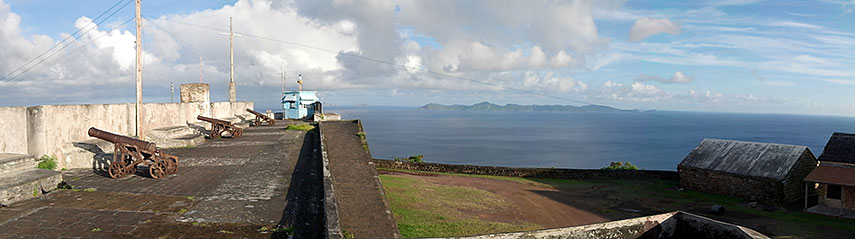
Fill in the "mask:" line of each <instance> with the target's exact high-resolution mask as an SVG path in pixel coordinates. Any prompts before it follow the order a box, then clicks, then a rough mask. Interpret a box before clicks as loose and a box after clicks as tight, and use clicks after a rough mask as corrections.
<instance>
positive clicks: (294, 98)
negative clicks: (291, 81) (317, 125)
mask: <svg viewBox="0 0 855 239" xmlns="http://www.w3.org/2000/svg"><path fill="white" fill-rule="evenodd" d="M316 102H318V96H317V92H315V91H288V92H284V96H283V97H282V108H283V109H284V110H285V111H284V112H285V118H286V119H302V118H305V117H306V116H310V115H314V114H315V105H314V103H316Z"/></svg>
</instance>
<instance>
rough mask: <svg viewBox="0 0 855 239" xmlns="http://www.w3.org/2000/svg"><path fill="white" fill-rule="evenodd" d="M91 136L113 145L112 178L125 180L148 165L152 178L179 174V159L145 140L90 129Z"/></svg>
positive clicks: (110, 172) (109, 171) (110, 171)
mask: <svg viewBox="0 0 855 239" xmlns="http://www.w3.org/2000/svg"><path fill="white" fill-rule="evenodd" d="M88 133H89V136H91V137H95V138H99V139H102V140H105V141H107V142H110V143H113V146H114V147H115V149H114V151H113V162H112V163H110V168H109V169H108V170H107V172H108V173H109V174H110V177H112V178H123V177H125V176H128V175H131V174H134V173H136V172H137V165H139V164H145V165H148V172H149V174H150V175H151V177H152V178H154V179H158V178H162V177H164V176H166V175H168V174H173V173H176V172H178V157H176V156H175V155H169V154H166V153H163V152H160V150H159V149H158V148H157V146H156V145H155V144H154V143H152V142H148V141H145V140H139V139H135V138H131V137H128V136H122V135H117V134H113V133H110V132H107V131H103V130H100V129H96V128H95V127H92V128H89V132H88Z"/></svg>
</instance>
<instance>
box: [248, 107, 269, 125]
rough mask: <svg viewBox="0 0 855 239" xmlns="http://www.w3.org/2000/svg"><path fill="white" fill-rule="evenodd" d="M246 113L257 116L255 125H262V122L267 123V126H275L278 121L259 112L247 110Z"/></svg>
mask: <svg viewBox="0 0 855 239" xmlns="http://www.w3.org/2000/svg"><path fill="white" fill-rule="evenodd" d="M246 112H249V113H252V114H254V115H255V121H254V122H253V125H261V123H262V122H267V125H275V124H276V121H275V120H273V119H272V118H270V117H269V116H267V115H265V114H262V113H259V112H258V111H255V110H251V109H246Z"/></svg>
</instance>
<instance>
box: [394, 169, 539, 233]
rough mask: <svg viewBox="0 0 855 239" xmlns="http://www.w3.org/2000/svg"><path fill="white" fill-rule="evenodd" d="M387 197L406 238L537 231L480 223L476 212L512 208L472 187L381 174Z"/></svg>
mask: <svg viewBox="0 0 855 239" xmlns="http://www.w3.org/2000/svg"><path fill="white" fill-rule="evenodd" d="M380 180H381V181H382V183H383V188H384V189H385V191H386V197H387V199H388V200H389V204H391V206H392V212H393V213H394V214H395V218H396V219H397V223H398V229H399V230H400V232H401V235H402V236H403V237H438V236H463V235H476V234H484V233H495V232H509V231H521V230H535V229H540V228H541V227H540V226H538V225H535V224H519V225H517V224H509V223H504V222H493V221H485V220H481V219H479V218H478V216H477V212H489V211H492V210H502V209H505V208H508V207H512V206H513V205H511V203H509V202H508V201H506V200H505V199H503V198H502V197H501V196H499V195H496V194H494V193H491V192H488V191H484V190H480V189H475V188H470V187H457V186H446V185H439V184H433V183H428V182H421V181H418V180H414V179H409V178H404V177H399V176H394V175H380Z"/></svg>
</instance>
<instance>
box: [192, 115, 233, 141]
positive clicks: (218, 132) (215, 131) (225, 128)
mask: <svg viewBox="0 0 855 239" xmlns="http://www.w3.org/2000/svg"><path fill="white" fill-rule="evenodd" d="M196 119H198V120H201V121H205V122H208V123H211V133H210V136H211V138H215V139H218V138H220V137H223V133H225V132H228V133H229V135H231V137H232V138H237V137H240V136H241V135H243V129H241V128H238V127H237V126H235V125H234V124H232V122H228V121H225V120H221V119H214V118H208V117H205V116H201V115H199V116H196Z"/></svg>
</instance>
